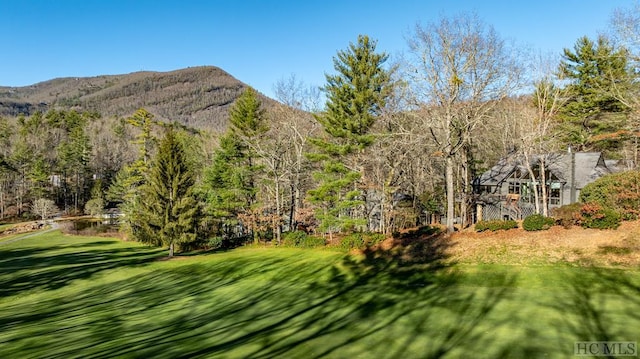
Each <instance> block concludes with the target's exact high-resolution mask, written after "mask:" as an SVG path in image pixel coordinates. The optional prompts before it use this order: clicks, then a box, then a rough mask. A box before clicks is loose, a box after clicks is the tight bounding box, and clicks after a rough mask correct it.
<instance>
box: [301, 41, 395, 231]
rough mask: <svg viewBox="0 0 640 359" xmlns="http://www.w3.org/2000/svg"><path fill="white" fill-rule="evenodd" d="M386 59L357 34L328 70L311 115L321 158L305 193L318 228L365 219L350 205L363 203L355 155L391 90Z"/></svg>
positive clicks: (373, 43) (316, 157)
mask: <svg viewBox="0 0 640 359" xmlns="http://www.w3.org/2000/svg"><path fill="white" fill-rule="evenodd" d="M387 59H388V55H387V54H386V53H377V52H376V41H373V40H370V39H369V37H368V36H366V35H360V36H358V41H357V43H355V44H354V43H351V44H349V48H348V49H347V50H342V51H339V52H338V54H337V56H336V57H334V59H333V64H334V68H335V70H336V72H337V73H336V74H334V75H326V79H327V84H326V85H325V87H324V90H325V92H326V94H327V103H326V110H325V111H324V112H323V113H321V114H319V115H316V116H315V117H316V120H317V121H318V122H319V123H320V124H321V125H322V127H323V129H324V132H325V136H323V137H320V138H313V139H311V143H312V144H313V145H314V146H315V149H316V151H315V152H314V153H310V154H309V157H310V158H311V159H312V160H315V161H317V162H318V163H319V164H320V170H319V171H317V172H315V173H314V178H315V180H316V181H317V182H318V186H317V188H315V189H313V190H310V191H309V192H308V195H309V200H310V201H311V202H312V203H314V204H315V205H316V206H318V211H317V213H316V216H317V218H318V219H319V220H320V228H321V230H323V231H325V232H328V233H329V234H330V235H331V233H333V232H335V231H340V230H343V229H345V228H350V227H355V226H358V225H362V224H364V223H365V222H366V220H365V219H359V218H356V217H357V215H356V214H355V211H354V210H355V209H356V207H358V206H360V205H362V203H363V201H362V192H361V191H360V190H359V189H358V188H357V185H356V183H357V181H358V179H359V178H360V177H361V171H360V169H359V168H358V165H357V163H356V162H357V161H354V158H355V156H354V155H356V154H358V153H360V152H362V151H363V150H364V149H365V148H366V147H368V146H369V145H370V144H371V143H372V142H373V140H374V137H373V136H372V135H371V134H370V128H371V126H372V125H373V123H374V122H375V121H376V118H377V117H378V116H379V115H380V111H381V110H382V108H383V107H384V106H385V103H386V99H387V98H388V96H389V95H390V93H391V84H392V83H391V75H390V72H389V71H388V70H386V69H384V68H383V65H384V63H385V62H386V60H387Z"/></svg>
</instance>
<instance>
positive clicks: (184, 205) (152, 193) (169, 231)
mask: <svg viewBox="0 0 640 359" xmlns="http://www.w3.org/2000/svg"><path fill="white" fill-rule="evenodd" d="M194 185H195V176H194V173H193V172H192V170H191V168H189V166H188V159H187V158H186V155H185V151H184V146H183V144H182V143H181V142H180V141H178V140H177V138H176V135H175V133H174V132H173V129H172V128H168V129H167V131H166V133H165V136H164V138H163V139H162V141H161V142H160V146H159V148H158V154H157V155H156V157H155V160H154V161H153V164H152V167H151V169H150V171H149V173H148V175H147V177H146V183H145V184H144V185H143V187H142V191H141V192H142V193H141V195H142V201H141V202H140V206H139V210H138V212H137V213H136V216H135V218H134V221H133V223H132V230H133V235H134V237H135V238H136V239H137V240H139V241H141V242H144V243H149V244H155V245H163V246H168V247H169V257H172V256H173V254H174V250H175V245H176V244H186V243H189V242H193V241H195V239H196V237H197V228H198V222H199V212H200V211H199V203H198V201H197V199H196V196H195V194H194Z"/></svg>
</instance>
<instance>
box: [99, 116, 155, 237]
mask: <svg viewBox="0 0 640 359" xmlns="http://www.w3.org/2000/svg"><path fill="white" fill-rule="evenodd" d="M126 123H127V124H129V125H132V126H133V127H134V128H137V129H139V130H140V132H139V133H138V135H137V136H136V138H135V141H134V143H135V144H137V145H138V157H137V158H136V160H135V161H133V163H131V164H128V165H126V166H123V167H122V168H121V169H120V171H118V173H116V176H115V179H114V181H113V183H112V184H111V186H110V187H109V190H108V192H107V196H106V199H107V200H109V201H111V202H115V203H118V204H119V208H120V210H121V211H122V212H123V213H124V214H125V219H124V221H123V222H122V227H123V228H122V229H123V230H124V231H125V232H128V233H130V234H132V231H133V223H134V221H135V215H136V213H138V212H140V211H139V206H140V204H141V200H140V188H141V187H142V185H143V184H144V183H145V181H146V180H145V178H146V176H147V174H148V172H149V168H150V165H151V164H150V162H151V161H150V157H151V149H152V147H153V145H154V143H155V141H156V139H155V137H154V136H153V134H152V127H153V125H154V124H156V122H155V121H154V120H153V114H151V113H150V112H148V111H147V110H145V109H144V108H141V109H138V110H137V111H136V112H135V113H134V115H133V116H131V117H129V118H127V119H126Z"/></svg>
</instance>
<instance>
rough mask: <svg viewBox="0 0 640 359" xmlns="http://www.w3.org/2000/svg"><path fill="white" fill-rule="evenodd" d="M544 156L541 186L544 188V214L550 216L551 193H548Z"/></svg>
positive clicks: (541, 167)
mask: <svg viewBox="0 0 640 359" xmlns="http://www.w3.org/2000/svg"><path fill="white" fill-rule="evenodd" d="M546 172H547V170H546V166H545V164H544V158H543V159H541V160H540V188H541V190H542V215H543V216H545V217H549V195H548V193H547V174H546Z"/></svg>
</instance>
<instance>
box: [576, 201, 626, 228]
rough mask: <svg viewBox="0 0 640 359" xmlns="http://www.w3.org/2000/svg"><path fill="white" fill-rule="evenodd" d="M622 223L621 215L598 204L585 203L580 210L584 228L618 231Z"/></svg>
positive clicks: (581, 222)
mask: <svg viewBox="0 0 640 359" xmlns="http://www.w3.org/2000/svg"><path fill="white" fill-rule="evenodd" d="M621 221H622V217H621V216H620V213H618V212H617V211H616V210H614V209H611V208H604V207H603V206H601V205H600V204H598V203H594V202H592V203H585V204H583V205H582V208H581V209H580V224H581V225H582V227H584V228H596V229H616V228H618V226H620V222H621Z"/></svg>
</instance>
